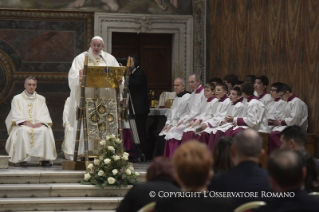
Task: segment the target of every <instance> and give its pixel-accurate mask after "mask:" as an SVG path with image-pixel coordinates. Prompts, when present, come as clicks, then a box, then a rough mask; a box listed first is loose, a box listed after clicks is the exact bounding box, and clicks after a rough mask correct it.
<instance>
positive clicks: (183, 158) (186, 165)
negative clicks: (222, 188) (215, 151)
mask: <svg viewBox="0 0 319 212" xmlns="http://www.w3.org/2000/svg"><path fill="white" fill-rule="evenodd" d="M172 162H173V165H174V167H175V169H176V172H177V181H178V183H179V184H180V186H181V188H182V190H183V191H205V190H207V185H208V184H209V181H210V178H211V177H212V176H213V170H212V165H213V159H212V156H211V154H210V151H209V150H208V148H207V146H206V145H205V144H202V143H200V142H198V141H197V140H190V141H188V142H186V143H183V144H182V145H180V146H179V147H178V149H177V150H176V151H175V153H174V155H173V159H172Z"/></svg>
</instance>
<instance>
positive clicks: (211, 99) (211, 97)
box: [181, 83, 219, 143]
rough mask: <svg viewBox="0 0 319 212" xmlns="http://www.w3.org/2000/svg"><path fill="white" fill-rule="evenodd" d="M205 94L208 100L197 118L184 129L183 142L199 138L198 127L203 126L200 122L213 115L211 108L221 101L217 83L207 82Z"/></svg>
mask: <svg viewBox="0 0 319 212" xmlns="http://www.w3.org/2000/svg"><path fill="white" fill-rule="evenodd" d="M204 95H205V98H206V101H205V102H204V103H203V104H202V106H201V108H200V110H199V112H198V114H197V115H196V117H195V119H194V120H192V121H191V122H190V123H189V124H188V126H187V128H186V129H185V130H184V133H183V137H182V141H181V143H183V142H186V141H188V140H190V139H197V138H198V136H197V134H196V129H198V128H200V127H201V126H200V124H201V123H202V122H203V121H206V120H208V119H209V118H210V117H211V114H210V110H211V109H212V107H213V106H214V105H216V103H217V102H218V101H219V99H218V98H216V96H215V84H213V83H207V84H205V85H204Z"/></svg>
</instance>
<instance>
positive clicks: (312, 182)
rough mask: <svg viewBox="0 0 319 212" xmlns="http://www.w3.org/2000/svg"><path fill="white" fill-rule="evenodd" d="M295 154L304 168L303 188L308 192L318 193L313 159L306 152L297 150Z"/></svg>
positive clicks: (318, 181) (318, 183) (317, 181)
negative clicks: (305, 171)
mask: <svg viewBox="0 0 319 212" xmlns="http://www.w3.org/2000/svg"><path fill="white" fill-rule="evenodd" d="M297 153H298V154H299V156H300V157H301V159H302V162H303V165H304V166H305V167H306V170H307V174H306V176H305V178H304V187H305V189H306V190H307V191H308V192H318V191H319V178H318V173H317V167H316V164H315V161H314V158H313V157H312V156H311V155H310V153H309V152H308V151H306V150H298V151H297Z"/></svg>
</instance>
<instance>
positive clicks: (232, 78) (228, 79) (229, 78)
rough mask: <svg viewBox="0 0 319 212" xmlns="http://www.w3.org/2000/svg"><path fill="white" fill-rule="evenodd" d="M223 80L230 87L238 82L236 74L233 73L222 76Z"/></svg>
mask: <svg viewBox="0 0 319 212" xmlns="http://www.w3.org/2000/svg"><path fill="white" fill-rule="evenodd" d="M223 80H224V83H225V84H228V83H230V84H231V87H234V86H235V85H236V84H237V82H238V76H237V75H235V74H228V75H226V76H225V77H224V79H223Z"/></svg>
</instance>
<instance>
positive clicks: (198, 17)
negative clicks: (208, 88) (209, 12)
mask: <svg viewBox="0 0 319 212" xmlns="http://www.w3.org/2000/svg"><path fill="white" fill-rule="evenodd" d="M206 4H207V2H206V0H193V16H194V72H195V73H197V74H199V75H200V77H201V80H202V81H203V82H206Z"/></svg>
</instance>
